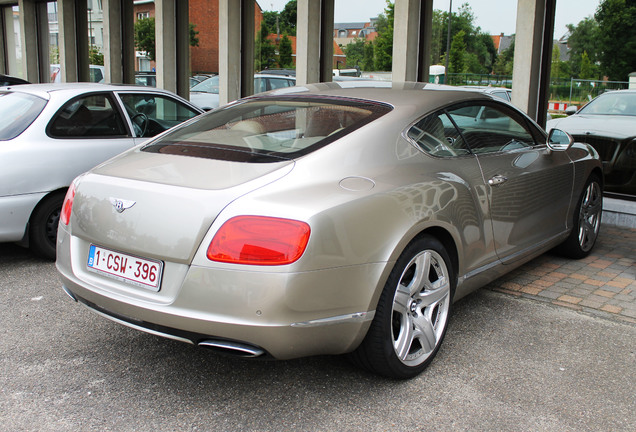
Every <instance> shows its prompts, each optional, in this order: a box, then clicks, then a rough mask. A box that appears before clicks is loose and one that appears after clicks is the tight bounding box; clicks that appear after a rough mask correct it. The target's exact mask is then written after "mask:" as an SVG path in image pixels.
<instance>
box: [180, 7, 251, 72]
mask: <svg viewBox="0 0 636 432" xmlns="http://www.w3.org/2000/svg"><path fill="white" fill-rule="evenodd" d="M254 9H255V11H254V25H255V29H256V31H258V29H260V28H261V22H262V21H263V12H262V11H261V8H260V7H259V5H258V3H256V4H255V8H254ZM190 22H191V23H193V24H195V25H196V27H195V30H196V31H198V32H199V34H198V35H197V37H198V38H199V46H198V47H192V48H191V49H190V68H191V70H192V73H193V74H196V73H210V72H213V73H218V72H219V0H190Z"/></svg>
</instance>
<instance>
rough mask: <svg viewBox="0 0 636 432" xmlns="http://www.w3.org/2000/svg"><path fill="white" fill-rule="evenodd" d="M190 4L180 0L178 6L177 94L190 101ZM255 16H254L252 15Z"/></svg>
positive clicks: (185, 0) (186, 0)
mask: <svg viewBox="0 0 636 432" xmlns="http://www.w3.org/2000/svg"><path fill="white" fill-rule="evenodd" d="M189 9H190V2H189V1H188V0H179V1H177V4H176V11H175V13H176V25H177V30H176V31H177V35H176V36H177V37H176V46H177V52H176V67H177V88H176V93H177V94H178V95H179V96H181V97H183V98H185V99H188V98H189V97H190V11H189ZM252 16H253V14H252Z"/></svg>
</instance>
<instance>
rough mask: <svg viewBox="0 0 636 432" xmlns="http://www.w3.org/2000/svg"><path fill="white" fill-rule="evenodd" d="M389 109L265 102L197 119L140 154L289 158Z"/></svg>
mask: <svg viewBox="0 0 636 432" xmlns="http://www.w3.org/2000/svg"><path fill="white" fill-rule="evenodd" d="M390 110H391V107H390V106H388V105H385V104H380V103H376V102H362V101H359V100H349V99H335V98H330V99H324V98H320V99H314V98H284V99H278V98H277V99H273V98H265V99H258V100H252V101H249V100H248V101H245V102H241V103H238V104H235V105H230V106H228V107H227V108H224V109H221V110H217V111H214V112H211V113H209V114H206V115H203V116H200V117H199V118H198V120H196V121H194V122H192V123H190V124H187V125H185V126H183V127H180V128H177V129H176V130H174V131H173V132H171V133H169V134H167V135H164V136H163V137H161V138H160V139H159V140H157V141H154V142H153V143H151V144H149V145H147V146H146V147H144V148H143V151H147V152H155V153H169V154H180V155H184V156H194V157H203V158H210V159H220V160H231V161H236V162H274V161H279V160H281V159H293V158H296V157H299V156H302V155H305V154H308V153H311V152H312V151H315V150H317V149H319V148H321V147H324V146H325V145H327V144H329V143H331V142H333V141H335V140H336V139H338V138H341V137H343V136H344V135H346V134H348V133H350V132H351V131H353V130H355V129H357V128H359V127H361V126H363V125H365V124H367V123H369V122H371V121H373V120H375V119H376V118H378V117H380V116H382V115H384V114H386V113H387V112H389V111H390Z"/></svg>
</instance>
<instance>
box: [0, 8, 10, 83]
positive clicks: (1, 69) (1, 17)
mask: <svg viewBox="0 0 636 432" xmlns="http://www.w3.org/2000/svg"><path fill="white" fill-rule="evenodd" d="M7 10H10V8H8V7H7V8H6V9H3V8H0V73H1V74H5V75H9V67H8V66H9V65H8V64H7V63H8V62H7V61H6V58H7V51H6V49H7V46H8V44H7V41H6V39H8V34H7V27H8V26H7V14H6V12H5V11H7Z"/></svg>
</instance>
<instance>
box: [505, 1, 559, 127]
mask: <svg viewBox="0 0 636 432" xmlns="http://www.w3.org/2000/svg"><path fill="white" fill-rule="evenodd" d="M555 9H556V0H518V4H517V30H516V37H515V57H514V68H513V72H512V103H513V104H514V105H516V106H518V107H519V108H521V109H522V110H524V111H525V112H526V113H527V114H528V115H529V116H530V117H532V118H533V119H534V120H535V121H536V122H537V123H539V124H540V125H541V126H545V121H546V113H547V109H548V91H549V86H550V64H551V62H552V39H553V35H554V13H555Z"/></svg>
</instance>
